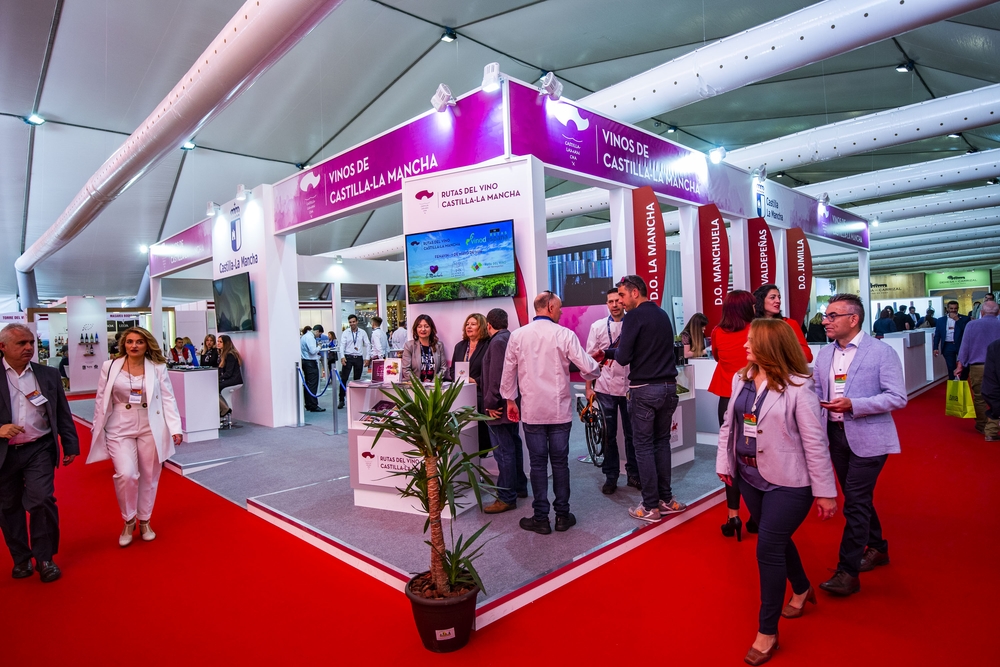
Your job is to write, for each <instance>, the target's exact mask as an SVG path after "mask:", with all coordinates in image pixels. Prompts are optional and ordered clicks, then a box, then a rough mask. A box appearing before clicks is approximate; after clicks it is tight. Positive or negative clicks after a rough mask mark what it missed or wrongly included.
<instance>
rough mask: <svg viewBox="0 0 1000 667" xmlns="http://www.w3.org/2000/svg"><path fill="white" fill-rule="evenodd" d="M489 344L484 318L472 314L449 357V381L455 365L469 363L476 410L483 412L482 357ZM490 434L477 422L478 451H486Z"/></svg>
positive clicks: (481, 423) (453, 376)
mask: <svg viewBox="0 0 1000 667" xmlns="http://www.w3.org/2000/svg"><path fill="white" fill-rule="evenodd" d="M489 344H490V334H489V332H488V331H486V318H485V317H483V316H482V315H481V314H479V313H473V314H472V315H469V316H468V317H467V318H465V326H463V327H462V340H460V341H459V342H458V345H456V346H455V354H453V355H452V356H451V379H452V381H453V382H454V380H455V364H456V363H458V362H463V361H464V362H468V363H469V379H471V380H472V381H473V382H475V383H476V409H477V410H478V411H479V412H483V357H485V356H486V348H487V347H488V346H489ZM489 441H490V432H489V429H488V427H487V426H486V422H479V449H488V448H489V447H488V444H487V443H489Z"/></svg>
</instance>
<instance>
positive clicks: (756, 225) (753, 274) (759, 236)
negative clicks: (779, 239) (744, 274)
mask: <svg viewBox="0 0 1000 667" xmlns="http://www.w3.org/2000/svg"><path fill="white" fill-rule="evenodd" d="M746 248H747V266H749V267H750V291H751V292H753V291H754V290H756V289H757V288H758V287H760V286H761V285H767V284H768V283H773V282H774V281H775V278H776V274H775V270H776V268H777V267H776V265H775V261H774V237H773V236H772V235H771V228H770V227H768V226H767V222H766V221H765V220H764V218H750V219H749V220H747V241H746Z"/></svg>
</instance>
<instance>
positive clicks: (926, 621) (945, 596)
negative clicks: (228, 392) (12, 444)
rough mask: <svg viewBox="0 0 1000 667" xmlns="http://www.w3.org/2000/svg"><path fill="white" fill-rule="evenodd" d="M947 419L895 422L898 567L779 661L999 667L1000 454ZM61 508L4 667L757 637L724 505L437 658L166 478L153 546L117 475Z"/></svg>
mask: <svg viewBox="0 0 1000 667" xmlns="http://www.w3.org/2000/svg"><path fill="white" fill-rule="evenodd" d="M943 412H944V390H943V388H941V387H938V388H936V389H934V390H932V391H931V392H929V393H927V394H925V395H923V396H921V397H918V398H916V399H914V400H913V401H912V402H911V403H910V405H909V406H908V407H907V408H906V409H905V410H903V411H901V412H899V413H897V414H896V422H897V425H898V426H899V430H900V435H901V437H902V440H903V451H904V453H903V454H902V455H900V456H895V457H891V458H890V461H889V464H888V465H887V467H886V470H885V472H884V473H883V476H882V479H881V480H880V482H879V488H878V495H877V497H876V503H877V506H878V508H879V513H880V515H881V516H882V519H883V523H884V525H885V526H886V536H887V537H888V539H889V540H890V544H891V547H890V548H891V556H892V564H891V565H890V566H888V567H884V568H880V569H879V570H877V571H876V572H873V573H870V574H866V575H862V577H863V578H862V591H861V593H859V594H858V595H855V596H852V597H850V598H848V599H832V598H830V597H829V596H827V595H826V594H824V593H819V604H818V605H817V606H815V607H814V606H810V607H809V608H808V610H807V611H808V613H807V614H806V615H805V616H804V617H802V618H800V619H796V620H791V621H782V624H781V649H780V651H778V653H777V654H776V657H775V659H774V660H773V661H772V663H771V664H775V665H810V666H820V665H837V666H838V667H839V666H842V665H846V664H861V663H864V662H869V661H873V662H875V663H877V664H883V665H989V664H993V665H995V664H998V659H997V658H996V654H995V649H994V640H993V636H992V633H993V632H995V631H996V624H997V620H998V617H1000V615H998V613H997V612H996V599H997V595H998V593H1000V574H998V568H997V555H998V554H1000V525H998V524H996V523H994V522H993V518H994V514H995V513H994V512H993V509H994V508H996V507H997V506H998V505H1000V485H998V484H997V481H996V480H997V479H998V478H1000V448H998V446H997V445H996V444H988V443H985V442H984V441H983V438H982V436H980V435H979V434H978V433H976V432H975V431H974V430H973V421H972V420H958V419H952V418H946V417H944V416H943ZM84 435H85V437H86V434H84ZM57 496H58V499H59V506H60V511H61V521H62V527H63V541H62V546H61V550H60V553H59V555H58V557H57V558H56V562H57V563H58V564H59V565H60V566H61V567H62V569H63V572H64V576H63V579H62V580H60V581H58V582H56V583H54V584H50V585H43V584H41V583H40V581H39V579H38V577H37V576H35V577H33V578H31V579H28V580H13V579H11V578H9V577H8V576H7V575H6V573H5V570H4V571H3V572H2V573H0V574H2V576H0V609H2V610H3V616H4V620H3V622H0V656H2V658H0V664H3V665H21V664H31V665H33V666H38V665H117V664H150V665H160V664H163V665H167V664H169V665H176V664H182V663H186V664H188V665H229V664H240V665H271V664H275V663H277V662H284V661H295V662H296V663H312V662H320V661H322V662H329V663H331V664H362V663H364V664H370V665H398V664H401V663H402V661H404V660H405V661H407V662H408V664H411V665H417V664H428V665H429V664H435V665H437V664H443V665H449V664H464V663H466V662H467V661H474V663H475V664H477V665H505V666H506V665H510V664H521V665H543V664H544V665H564V664H574V665H615V664H642V663H651V664H673V665H737V664H742V657H743V655H744V653H745V652H746V649H747V648H748V647H749V645H750V643H751V642H752V641H753V638H754V632H755V630H756V617H757V604H758V588H757V571H756V565H755V561H754V545H755V538H754V537H753V536H751V537H750V538H749V539H746V538H745V539H744V541H743V543H742V544H737V543H736V541H735V540H731V539H730V540H726V539H723V538H722V537H721V535H720V533H719V528H718V526H719V524H721V523H722V521H723V518H724V514H725V510H724V509H723V508H722V507H721V506H720V507H718V508H716V509H714V510H712V511H710V512H708V513H706V514H704V515H702V516H700V517H698V518H696V519H694V520H693V521H690V522H688V523H685V524H684V525H682V526H680V527H678V528H677V529H675V530H673V531H671V532H670V533H668V534H666V535H663V536H661V537H659V538H657V539H655V540H653V541H652V542H651V543H649V544H646V545H644V546H642V547H640V548H638V549H636V550H635V551H632V552H631V553H629V554H627V555H626V556H624V557H622V558H619V559H618V560H616V561H614V562H612V563H610V564H609V565H607V566H605V567H603V568H601V569H600V570H598V571H596V572H593V573H591V574H588V575H586V576H584V577H583V578H581V579H579V580H577V581H575V582H573V583H572V584H570V585H568V586H566V587H565V588H563V589H560V590H558V591H556V592H555V593H553V594H550V595H548V596H547V597H545V598H542V599H541V600H539V601H538V602H536V603H534V604H532V605H530V606H529V607H527V608H525V609H522V610H520V611H518V612H515V613H514V614H513V615H511V616H509V617H507V618H505V619H502V620H500V621H498V622H496V623H494V624H492V625H490V626H489V627H487V628H485V629H483V630H482V631H480V632H479V633H477V634H476V635H475V636H474V637H473V639H472V642H471V643H470V644H469V646H468V647H466V648H465V649H464V650H462V651H460V652H458V653H453V654H448V655H435V654H432V653H428V652H426V651H424V649H423V648H422V647H421V646H420V643H419V639H418V638H417V635H416V631H415V630H414V629H413V625H412V620H411V617H410V611H409V607H408V603H407V601H406V599H405V597H404V596H403V595H402V594H400V593H397V592H396V591H394V590H391V589H390V588H388V587H387V586H385V585H383V584H380V583H378V582H376V581H374V580H372V579H370V578H368V577H367V576H365V575H362V574H360V573H357V572H356V571H354V570H352V569H351V568H349V567H347V566H346V565H343V564H342V563H340V562H339V561H337V560H335V559H333V558H331V557H329V556H327V555H326V554H323V553H321V552H319V551H318V550H316V549H313V548H312V547H309V546H308V545H306V544H305V543H303V542H300V541H298V540H296V539H295V538H292V537H291V536H289V535H287V534H286V533H284V532H282V531H280V530H278V529H277V528H274V527H272V526H270V525H268V524H266V523H265V522H263V521H261V520H259V519H257V518H255V517H253V516H251V515H250V514H248V513H247V512H245V511H244V510H243V509H241V508H239V507H237V506H236V505H233V504H231V503H229V502H227V501H225V500H223V499H221V498H219V497H218V496H215V495H214V494H212V493H210V492H209V491H206V490H205V489H203V488H201V487H199V486H198V485H197V484H194V483H193V482H191V481H188V480H185V479H183V478H181V477H179V476H177V475H175V474H172V473H169V472H165V473H164V475H163V478H162V482H161V487H160V496H159V500H158V503H157V512H156V516H155V517H154V520H153V525H154V527H155V528H156V530H157V532H158V533H159V534H160V537H159V538H158V539H157V540H156V541H155V542H152V543H148V544H147V543H143V542H139V541H137V542H136V543H134V544H133V545H132V546H130V547H129V548H127V549H120V548H118V546H117V535H118V531H119V530H120V527H121V522H120V519H119V517H118V512H117V506H116V504H115V500H114V493H113V488H112V482H111V466H110V464H109V463H104V464H98V465H92V466H84V465H83V461H82V460H79V461H77V462H76V463H74V464H73V465H72V466H70V467H68V468H63V469H60V470H59V472H58V475H57ZM842 527H843V522H842V520H841V519H840V516H839V514H838V518H837V519H834V520H832V521H829V522H826V523H822V522H820V521H819V520H817V519H816V518H815V517H814V516H811V517H810V518H809V519H808V520H807V521H806V523H805V525H804V526H803V527H802V529H800V531H799V532H798V534H797V535H796V542H797V544H798V546H799V550H800V551H801V553H802V557H803V561H804V562H805V564H806V569H807V571H808V573H809V575H810V577H811V578H812V580H813V582H814V583H815V584H818V583H819V582H820V581H822V580H823V579H825V578H826V576H827V568H828V567H832V566H834V565H835V563H836V554H837V545H838V543H839V538H840V531H841V529H842ZM377 529H378V527H377V526H372V530H377ZM552 539H554V540H555V539H559V536H558V535H556V534H554V535H553V536H552ZM9 564H10V562H9V557H8V556H6V555H3V556H0V567H2V568H6V567H8V566H9Z"/></svg>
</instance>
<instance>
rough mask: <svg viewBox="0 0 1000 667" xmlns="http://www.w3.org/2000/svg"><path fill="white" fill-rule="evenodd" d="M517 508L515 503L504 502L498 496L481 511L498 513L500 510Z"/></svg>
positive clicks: (506, 510) (505, 510)
mask: <svg viewBox="0 0 1000 667" xmlns="http://www.w3.org/2000/svg"><path fill="white" fill-rule="evenodd" d="M516 508H517V503H505V502H504V501H502V500H500V499H499V498H498V499H496V500H494V501H493V502H492V503H490V504H489V505H486V506H485V507H483V511H484V512H486V513H487V514H500V513H501V512H509V511H510V510H512V509H516Z"/></svg>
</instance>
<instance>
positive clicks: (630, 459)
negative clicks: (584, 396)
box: [597, 392, 639, 482]
mask: <svg viewBox="0 0 1000 667" xmlns="http://www.w3.org/2000/svg"><path fill="white" fill-rule="evenodd" d="M597 401H598V402H599V403H600V405H601V411H602V412H603V413H604V426H605V432H606V433H607V442H605V443H604V465H602V466H601V472H603V473H604V476H605V477H606V478H607V479H608V481H609V482H617V481H618V475H619V474H620V472H621V467H620V465H621V464H620V461H621V459H620V458H619V456H618V413H619V411H620V412H621V414H622V430H623V431H625V474H626V475H627V476H628V477H638V476H639V466H638V464H637V463H636V462H635V447H633V446H632V419H631V418H630V417H629V414H628V399H627V398H625V397H624V396H612V395H611V394H602V393H600V392H597Z"/></svg>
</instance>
